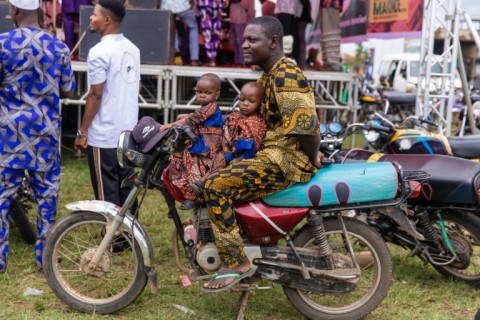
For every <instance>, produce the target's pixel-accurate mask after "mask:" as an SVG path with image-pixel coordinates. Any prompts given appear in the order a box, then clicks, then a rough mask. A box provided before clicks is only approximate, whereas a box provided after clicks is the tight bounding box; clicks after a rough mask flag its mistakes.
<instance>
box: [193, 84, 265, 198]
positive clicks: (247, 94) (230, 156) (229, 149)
mask: <svg viewBox="0 0 480 320" xmlns="http://www.w3.org/2000/svg"><path fill="white" fill-rule="evenodd" d="M262 99H263V87H262V85H261V84H260V83H259V82H255V81H251V82H247V83H246V84H244V85H243V87H242V89H241V91H240V100H239V104H238V108H239V109H240V111H239V112H235V113H232V114H229V115H228V116H227V117H226V118H225V121H224V124H223V142H222V144H223V151H224V152H225V159H226V162H227V165H228V164H230V163H235V162H239V161H241V160H245V159H250V158H252V157H253V156H254V155H255V153H256V152H257V150H259V149H260V146H261V144H262V141H263V138H264V137H265V132H266V131H267V127H266V125H265V120H264V119H263V117H262V116H260V114H259V111H260V106H261V104H262ZM203 184H204V181H203V180H198V181H196V182H195V183H193V184H191V185H190V186H191V187H192V189H193V191H194V192H195V194H196V195H198V196H201V195H202V192H203Z"/></svg>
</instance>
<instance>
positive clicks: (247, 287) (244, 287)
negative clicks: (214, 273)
mask: <svg viewBox="0 0 480 320" xmlns="http://www.w3.org/2000/svg"><path fill="white" fill-rule="evenodd" d="M272 289H273V287H272V286H259V285H258V284H252V283H239V284H238V286H236V287H233V288H232V289H231V290H232V291H258V290H272Z"/></svg>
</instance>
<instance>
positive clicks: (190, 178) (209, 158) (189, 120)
mask: <svg viewBox="0 0 480 320" xmlns="http://www.w3.org/2000/svg"><path fill="white" fill-rule="evenodd" d="M220 85H221V80H220V78H219V77H218V76H217V75H215V74H213V73H206V74H204V75H202V76H201V77H200V80H198V82H197V86H196V93H195V98H196V101H197V102H198V103H200V104H201V107H200V108H198V109H197V110H195V111H194V112H192V113H189V114H181V115H179V116H178V117H177V121H175V122H173V123H170V124H165V125H162V126H161V127H160V131H163V130H166V129H168V128H171V127H172V126H174V125H184V126H191V127H192V128H193V129H194V131H195V134H196V135H197V136H198V141H197V142H196V143H195V144H193V145H191V146H189V147H188V148H187V149H186V150H185V151H183V152H177V153H174V154H172V156H171V157H170V164H169V175H170V181H171V182H172V184H173V185H175V186H176V187H177V188H178V189H180V191H181V192H182V194H183V197H184V198H185V201H184V202H183V203H182V205H181V206H180V209H182V210H189V209H193V208H194V207H195V202H203V198H202V197H198V196H197V195H195V193H194V192H193V190H192V188H191V187H190V186H189V184H191V183H193V182H195V181H197V180H201V179H203V178H204V177H206V176H207V175H209V174H210V173H213V172H215V171H217V170H218V169H220V168H223V167H225V165H226V162H225V154H224V152H223V147H222V137H223V120H222V112H221V111H220V108H219V107H218V105H217V103H216V101H217V99H218V97H219V96H220Z"/></svg>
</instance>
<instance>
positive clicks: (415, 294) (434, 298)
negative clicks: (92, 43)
mask: <svg viewBox="0 0 480 320" xmlns="http://www.w3.org/2000/svg"><path fill="white" fill-rule="evenodd" d="M63 156H64V160H63V168H62V185H61V194H60V205H59V210H58V211H59V212H58V216H59V217H61V216H64V215H66V214H68V210H66V209H65V204H66V203H68V202H72V201H76V200H82V199H92V198H93V192H92V190H91V186H90V180H89V175H88V169H87V164H86V160H85V159H74V158H73V157H72V156H71V154H68V152H67V151H65V152H64V153H63ZM140 215H141V216H140V221H141V222H142V224H143V225H144V226H145V228H146V229H147V231H148V233H149V236H150V238H151V240H152V242H153V245H154V252H155V261H156V263H157V267H158V271H159V291H158V294H157V295H155V296H154V295H152V293H151V291H150V289H149V287H148V286H147V288H146V289H145V291H144V292H143V294H142V295H141V296H140V297H139V298H138V299H137V300H136V301H135V302H134V303H133V304H132V305H130V306H128V307H127V308H125V309H124V310H122V311H120V312H118V313H116V314H114V315H107V316H99V315H95V314H84V313H79V312H76V311H75V310H72V309H70V308H68V307H67V306H65V305H64V304H63V303H62V302H61V301H60V300H59V299H58V298H57V297H56V296H55V295H54V294H53V293H52V291H51V290H50V288H49V287H48V285H47V283H46V280H45V278H44V277H43V274H41V273H40V272H38V271H37V270H36V267H35V264H34V251H33V245H26V244H25V243H24V242H23V241H22V240H21V238H20V237H19V234H18V231H17V230H16V229H15V228H12V231H11V237H10V244H11V248H10V249H11V250H10V259H9V267H8V270H7V272H6V273H5V274H1V275H0V292H1V294H0V305H1V306H2V307H1V308H0V319H235V318H236V312H237V304H238V298H239V294H238V293H223V294H206V293H202V292H201V291H200V285H201V284H200V283H194V284H193V285H192V286H190V287H183V286H182V285H181V281H180V278H179V276H180V275H181V274H182V272H180V271H178V269H177V268H176V266H175V263H174V259H173V258H174V257H173V250H172V241H171V238H172V237H171V236H172V230H173V224H172V221H171V220H169V219H168V217H167V215H166V211H165V205H164V203H163V199H162V197H161V195H160V194H159V193H158V192H156V191H149V192H148V194H147V197H146V199H145V202H144V205H143V206H142V209H141V212H140ZM390 248H391V250H392V254H393V259H394V267H395V271H394V280H393V284H392V287H391V290H390V292H389V294H388V296H387V298H386V299H385V300H384V301H383V303H382V304H381V306H380V307H379V308H377V309H376V310H375V311H374V312H373V313H372V314H371V315H370V316H368V317H367V318H366V319H382V320H383V319H405V320H407V319H459V320H460V319H462V320H463V319H473V315H474V314H475V312H476V310H477V308H479V307H480V295H479V294H478V293H479V292H478V291H477V290H476V289H474V288H472V287H470V286H468V285H466V284H464V283H462V282H459V281H450V280H446V279H445V278H443V277H442V276H441V275H440V274H439V273H437V272H436V271H435V270H434V269H433V268H432V267H430V266H429V265H428V266H424V265H423V264H422V263H421V261H420V260H419V259H417V258H408V257H407V252H405V251H402V250H400V249H399V248H396V247H390ZM29 287H30V288H34V289H37V290H42V291H43V294H42V295H40V296H23V292H24V291H25V289H27V288H29ZM174 303H175V304H179V305H182V306H185V307H187V308H189V309H192V310H194V311H195V312H196V314H195V316H190V315H186V314H184V313H182V312H180V311H178V310H177V309H175V308H174V307H173V305H172V304H174ZM245 319H303V318H302V316H301V315H300V314H299V313H298V312H297V311H296V310H295V309H294V308H293V307H292V306H291V305H290V304H289V302H288V301H287V299H286V298H285V296H284V294H283V291H282V288H281V287H280V286H278V285H275V286H274V289H273V290H272V291H259V292H257V293H255V295H253V296H252V297H251V298H250V301H249V304H248V307H247V310H246V313H245Z"/></svg>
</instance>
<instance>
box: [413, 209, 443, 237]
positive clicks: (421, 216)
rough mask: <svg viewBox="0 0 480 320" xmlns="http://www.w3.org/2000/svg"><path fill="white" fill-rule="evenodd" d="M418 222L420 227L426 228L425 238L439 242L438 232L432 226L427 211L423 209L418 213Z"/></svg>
mask: <svg viewBox="0 0 480 320" xmlns="http://www.w3.org/2000/svg"><path fill="white" fill-rule="evenodd" d="M417 218H418V223H419V225H420V227H421V228H422V229H423V230H425V239H427V240H429V241H434V242H435V243H437V240H438V233H437V232H436V231H435V229H434V228H433V227H432V224H431V223H430V218H429V217H428V212H427V211H422V212H418V213H417Z"/></svg>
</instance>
